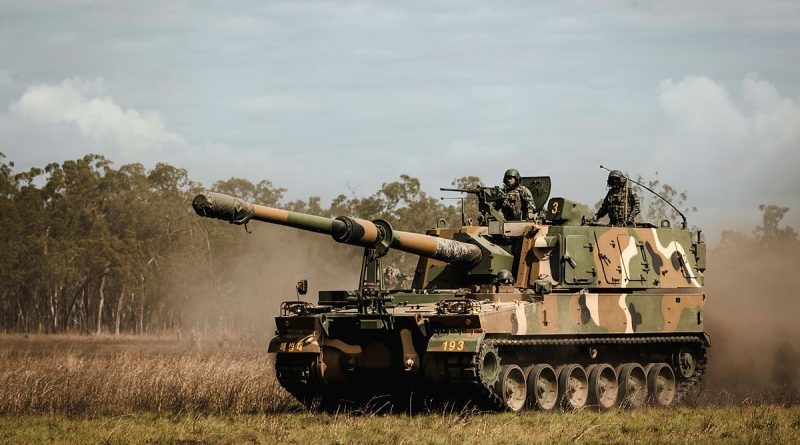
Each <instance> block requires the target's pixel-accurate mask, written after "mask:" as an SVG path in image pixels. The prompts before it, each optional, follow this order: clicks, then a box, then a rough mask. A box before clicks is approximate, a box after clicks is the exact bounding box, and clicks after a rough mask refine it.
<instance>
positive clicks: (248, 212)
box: [192, 191, 253, 224]
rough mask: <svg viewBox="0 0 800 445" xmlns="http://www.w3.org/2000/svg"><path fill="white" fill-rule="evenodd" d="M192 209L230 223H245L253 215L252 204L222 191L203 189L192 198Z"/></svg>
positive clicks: (202, 214) (207, 216)
mask: <svg viewBox="0 0 800 445" xmlns="http://www.w3.org/2000/svg"><path fill="white" fill-rule="evenodd" d="M192 207H193V208H194V211H195V212H197V214H198V215H200V216H205V217H206V218H216V219H221V220H223V221H228V222H229V223H231V224H247V222H248V221H250V218H252V217H253V204H250V203H249V202H247V201H245V200H243V199H239V198H235V197H233V196H228V195H225V194H222V193H216V192H210V191H203V192H201V193H198V194H197V196H195V197H194V199H193V200H192Z"/></svg>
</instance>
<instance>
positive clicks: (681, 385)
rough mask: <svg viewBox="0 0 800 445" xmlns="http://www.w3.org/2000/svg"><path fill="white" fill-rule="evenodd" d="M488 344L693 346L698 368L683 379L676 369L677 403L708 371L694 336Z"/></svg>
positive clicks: (703, 345)
mask: <svg viewBox="0 0 800 445" xmlns="http://www.w3.org/2000/svg"><path fill="white" fill-rule="evenodd" d="M485 343H486V344H489V345H493V346H497V347H501V346H506V347H507V346H578V345H581V346H589V345H644V344H658V343H670V344H675V343H684V344H691V345H692V346H695V347H698V348H699V356H698V357H697V368H696V372H695V373H694V375H693V376H691V377H689V378H688V379H686V378H681V377H679V376H678V371H677V369H675V370H674V371H675V375H676V377H678V379H679V380H678V391H677V394H676V400H675V401H676V402H677V401H680V400H681V399H683V397H684V396H686V395H687V394H688V393H689V392H690V391H691V390H692V389H693V388H694V387H695V386H697V385H698V384H699V383H700V381H701V380H702V379H703V373H704V372H705V370H706V362H707V354H706V349H707V348H708V346H707V344H706V342H705V341H703V339H702V338H701V337H698V336H693V335H682V336H661V337H657V336H652V337H633V338H631V337H584V338H533V339H513V338H489V339H486V340H485Z"/></svg>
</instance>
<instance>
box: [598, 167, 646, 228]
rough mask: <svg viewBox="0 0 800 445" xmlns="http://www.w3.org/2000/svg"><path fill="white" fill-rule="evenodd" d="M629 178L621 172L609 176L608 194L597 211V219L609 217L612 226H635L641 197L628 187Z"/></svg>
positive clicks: (615, 171) (617, 171) (613, 172)
mask: <svg viewBox="0 0 800 445" xmlns="http://www.w3.org/2000/svg"><path fill="white" fill-rule="evenodd" d="M627 182H628V181H627V178H625V175H623V174H622V172H620V171H619V170H614V171H612V172H611V173H609V175H608V187H609V188H608V193H607V194H606V198H605V199H604V200H603V204H602V205H601V206H600V210H598V211H597V214H596V215H595V219H600V218H602V217H604V216H606V215H608V219H609V222H610V224H611V225H612V226H623V227H624V226H629V225H630V226H634V225H635V224H634V218H636V215H638V214H639V210H640V209H639V205H640V201H639V195H637V194H636V192H635V191H633V190H631V189H630V187H628V186H627Z"/></svg>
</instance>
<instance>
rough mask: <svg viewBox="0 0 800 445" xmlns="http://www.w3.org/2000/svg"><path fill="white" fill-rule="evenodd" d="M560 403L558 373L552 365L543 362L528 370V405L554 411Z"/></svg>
mask: <svg viewBox="0 0 800 445" xmlns="http://www.w3.org/2000/svg"><path fill="white" fill-rule="evenodd" d="M557 404H558V374H556V370H555V369H553V367H552V366H550V365H546V364H541V365H534V366H531V367H530V369H529V370H528V406H530V407H531V408H533V409H538V410H540V411H552V410H553V409H554V408H555V407H556V405H557Z"/></svg>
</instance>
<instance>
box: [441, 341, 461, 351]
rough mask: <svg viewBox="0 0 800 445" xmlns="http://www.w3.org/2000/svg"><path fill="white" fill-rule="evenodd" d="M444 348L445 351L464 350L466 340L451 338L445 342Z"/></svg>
mask: <svg viewBox="0 0 800 445" xmlns="http://www.w3.org/2000/svg"><path fill="white" fill-rule="evenodd" d="M444 350H445V351H463V350H464V340H458V341H455V340H450V341H446V342H444Z"/></svg>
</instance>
